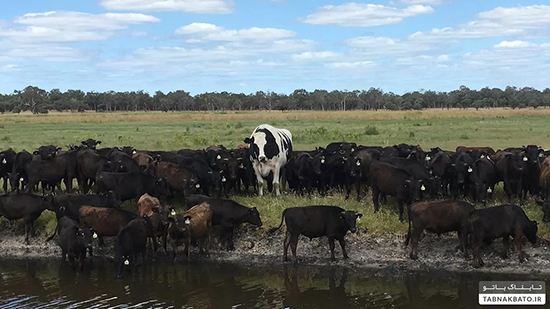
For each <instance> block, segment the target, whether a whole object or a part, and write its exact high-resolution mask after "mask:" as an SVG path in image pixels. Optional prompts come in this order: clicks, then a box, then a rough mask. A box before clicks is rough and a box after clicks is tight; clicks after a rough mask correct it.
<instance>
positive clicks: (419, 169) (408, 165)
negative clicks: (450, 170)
mask: <svg viewBox="0 0 550 309" xmlns="http://www.w3.org/2000/svg"><path fill="white" fill-rule="evenodd" d="M381 161H382V162H386V163H389V164H391V165H393V166H396V167H398V168H401V169H404V170H405V171H407V172H409V173H410V174H411V175H412V176H413V177H414V179H416V180H418V181H419V182H420V185H421V193H423V192H424V191H428V192H429V193H430V194H431V195H432V196H433V197H438V196H441V195H442V190H441V181H440V180H438V179H435V178H434V177H433V176H432V175H431V174H430V172H429V171H428V169H427V168H426V167H425V166H424V164H423V163H420V162H418V161H417V160H416V159H414V158H399V157H390V158H382V159H381Z"/></svg>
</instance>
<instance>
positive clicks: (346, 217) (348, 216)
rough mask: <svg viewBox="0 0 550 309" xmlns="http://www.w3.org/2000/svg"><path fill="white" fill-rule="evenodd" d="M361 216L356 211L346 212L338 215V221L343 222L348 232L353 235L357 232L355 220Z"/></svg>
mask: <svg viewBox="0 0 550 309" xmlns="http://www.w3.org/2000/svg"><path fill="white" fill-rule="evenodd" d="M362 216H363V215H362V214H360V213H358V212H356V211H353V210H347V211H342V212H341V213H340V220H342V221H343V222H344V224H345V225H346V227H347V228H348V230H350V231H351V232H352V233H355V232H356V231H357V220H358V219H359V218H361V217H362Z"/></svg>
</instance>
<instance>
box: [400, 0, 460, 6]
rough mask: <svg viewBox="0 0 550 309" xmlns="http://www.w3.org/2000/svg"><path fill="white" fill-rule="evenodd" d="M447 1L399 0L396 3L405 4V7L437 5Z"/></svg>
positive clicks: (447, 0)
mask: <svg viewBox="0 0 550 309" xmlns="http://www.w3.org/2000/svg"><path fill="white" fill-rule="evenodd" d="M449 1H450V0H399V1H397V3H398V4H406V5H411V4H426V5H439V4H443V3H445V2H449ZM392 3H393V2H392Z"/></svg>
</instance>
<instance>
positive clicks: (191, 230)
mask: <svg viewBox="0 0 550 309" xmlns="http://www.w3.org/2000/svg"><path fill="white" fill-rule="evenodd" d="M170 221H171V223H170V227H169V228H168V230H169V234H170V238H171V239H172V249H173V252H174V261H176V257H177V251H178V247H179V246H181V245H182V244H185V249H184V251H185V254H186V256H187V259H190V254H191V241H192V240H198V241H199V254H208V240H209V239H208V238H209V236H210V230H211V229H212V210H211V209H210V205H209V204H208V203H207V202H203V203H201V204H199V205H195V206H193V207H191V208H190V209H189V210H187V211H186V212H185V213H183V214H180V215H176V218H175V219H174V218H170Z"/></svg>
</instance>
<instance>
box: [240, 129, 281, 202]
mask: <svg viewBox="0 0 550 309" xmlns="http://www.w3.org/2000/svg"><path fill="white" fill-rule="evenodd" d="M244 142H245V143H247V144H249V145H250V147H249V148H250V160H251V161H252V167H253V168H254V173H255V174H256V180H257V182H258V194H259V195H260V196H262V195H263V192H264V191H263V184H264V178H267V177H268V176H269V174H270V173H273V188H274V189H275V194H276V195H280V194H281V192H280V188H279V181H280V178H281V174H280V173H281V169H282V168H283V167H284V166H285V165H286V164H287V162H288V159H289V158H290V155H291V153H292V134H291V133H290V131H288V130H286V129H277V128H275V127H273V126H270V125H268V124H262V125H259V126H258V127H257V128H256V129H255V130H254V132H253V133H252V135H251V136H250V137H248V138H245V139H244Z"/></svg>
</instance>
